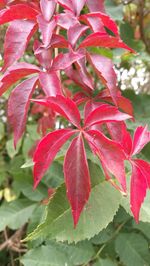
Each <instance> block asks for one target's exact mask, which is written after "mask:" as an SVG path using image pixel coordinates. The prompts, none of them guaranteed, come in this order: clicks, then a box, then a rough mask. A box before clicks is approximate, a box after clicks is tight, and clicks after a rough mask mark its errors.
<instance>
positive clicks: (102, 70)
mask: <svg viewBox="0 0 150 266" xmlns="http://www.w3.org/2000/svg"><path fill="white" fill-rule="evenodd" d="M88 59H89V61H90V63H91V64H92V66H93V67H94V69H95V71H96V73H97V74H98V76H99V77H100V79H101V81H102V82H103V83H104V85H105V86H106V87H107V88H108V90H109V92H110V95H111V97H112V99H113V100H114V102H115V103H116V101H117V92H118V89H117V75H116V73H115V71H114V68H113V63H112V61H111V60H110V59H109V58H107V57H104V56H101V55H97V54H89V53H88Z"/></svg>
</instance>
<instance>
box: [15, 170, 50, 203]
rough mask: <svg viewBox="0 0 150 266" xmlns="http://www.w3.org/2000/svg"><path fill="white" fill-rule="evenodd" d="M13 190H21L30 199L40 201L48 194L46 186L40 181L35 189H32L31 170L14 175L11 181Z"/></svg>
mask: <svg viewBox="0 0 150 266" xmlns="http://www.w3.org/2000/svg"><path fill="white" fill-rule="evenodd" d="M13 188H14V189H15V191H20V192H22V193H23V194H24V195H25V196H26V197H27V198H28V199H30V200H32V201H38V202H39V201H41V200H43V199H44V198H46V197H47V196H48V192H47V191H48V188H47V187H46V186H45V185H43V184H42V183H40V184H39V185H38V187H37V188H36V190H33V177H32V174H31V172H28V173H24V172H22V175H19V176H16V177H15V181H14V182H13Z"/></svg>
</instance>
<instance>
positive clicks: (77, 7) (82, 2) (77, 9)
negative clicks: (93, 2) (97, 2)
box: [72, 0, 86, 16]
mask: <svg viewBox="0 0 150 266" xmlns="http://www.w3.org/2000/svg"><path fill="white" fill-rule="evenodd" d="M85 2H86V0H80V1H79V0H72V5H73V9H74V13H75V15H76V16H79V15H80V12H81V10H82V8H83V7H84V5H85Z"/></svg>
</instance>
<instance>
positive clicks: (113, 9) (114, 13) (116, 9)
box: [105, 0, 123, 21]
mask: <svg viewBox="0 0 150 266" xmlns="http://www.w3.org/2000/svg"><path fill="white" fill-rule="evenodd" d="M105 8H106V13H107V14H108V15H110V16H111V17H112V18H113V19H114V20H121V21H122V19H123V5H122V4H120V5H117V4H116V3H115V1H114V0H105Z"/></svg>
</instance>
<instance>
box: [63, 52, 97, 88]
mask: <svg viewBox="0 0 150 266" xmlns="http://www.w3.org/2000/svg"><path fill="white" fill-rule="evenodd" d="M75 65H76V69H74V68H73V67H72V66H70V67H68V68H66V69H65V72H66V74H67V75H68V77H69V78H70V79H72V80H73V81H74V82H75V83H76V84H78V85H79V86H81V87H82V88H83V90H85V91H86V92H87V93H91V91H92V90H94V82H93V79H92V76H91V75H90V74H89V73H88V72H87V69H86V62H85V58H84V57H83V58H81V59H80V60H78V61H77V62H76V63H75Z"/></svg>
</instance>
